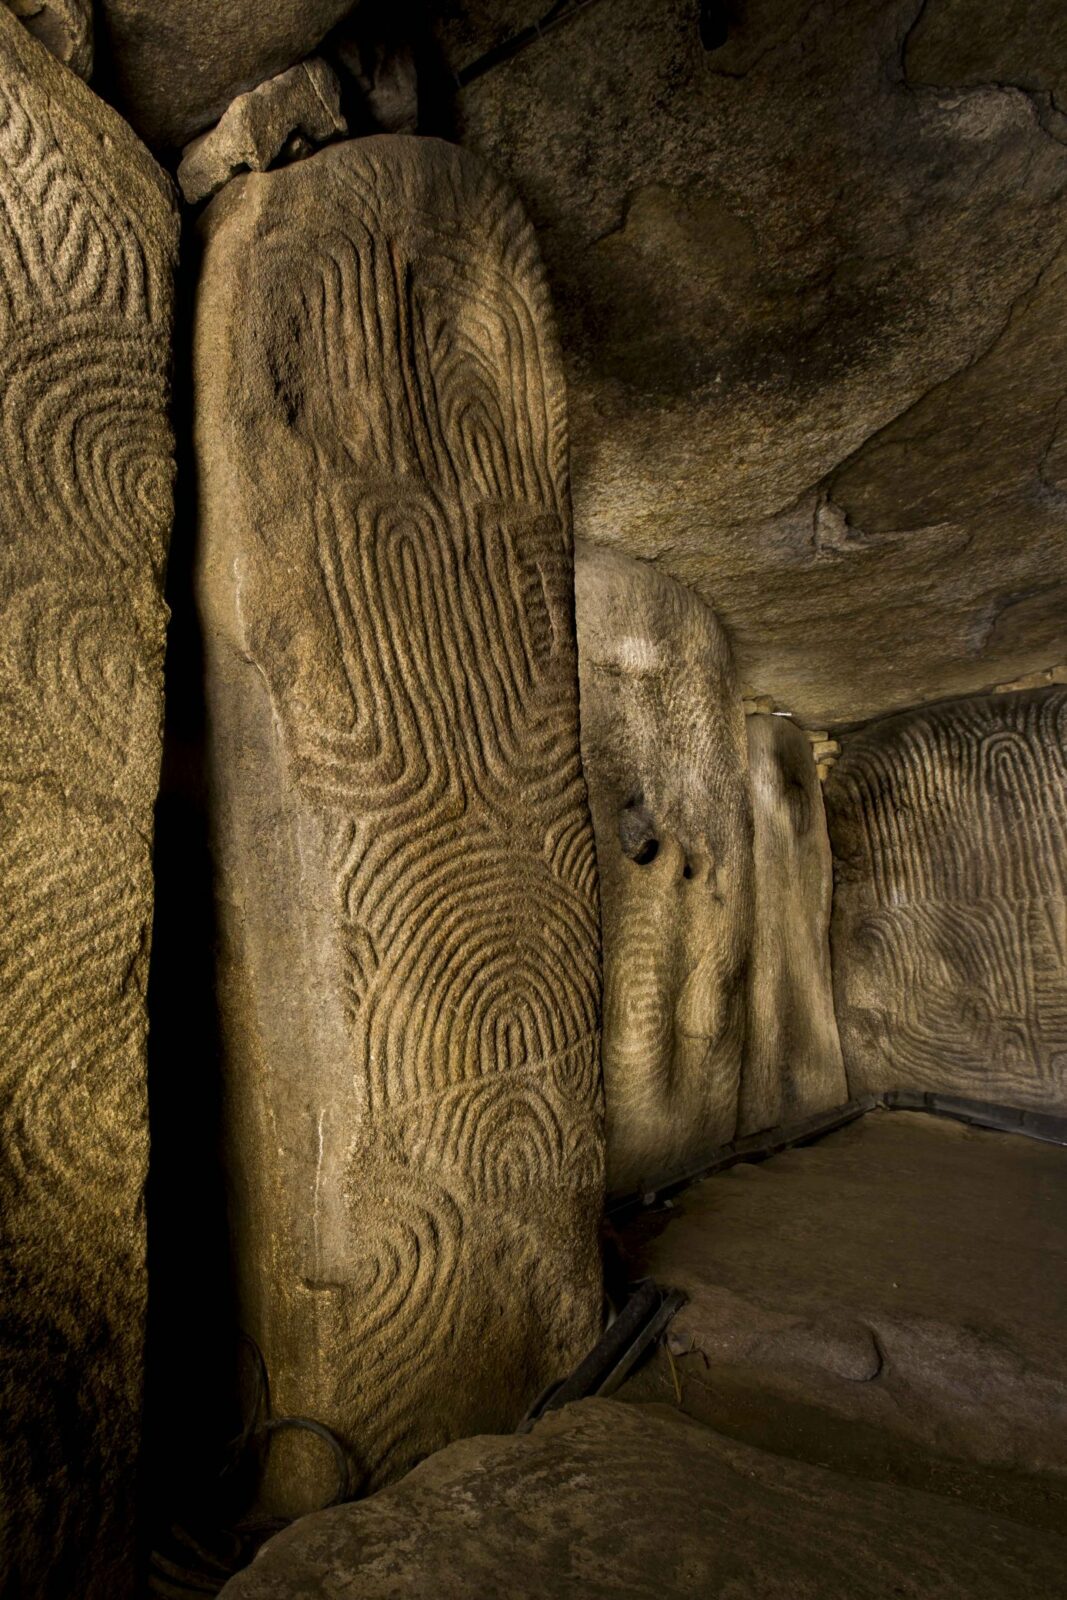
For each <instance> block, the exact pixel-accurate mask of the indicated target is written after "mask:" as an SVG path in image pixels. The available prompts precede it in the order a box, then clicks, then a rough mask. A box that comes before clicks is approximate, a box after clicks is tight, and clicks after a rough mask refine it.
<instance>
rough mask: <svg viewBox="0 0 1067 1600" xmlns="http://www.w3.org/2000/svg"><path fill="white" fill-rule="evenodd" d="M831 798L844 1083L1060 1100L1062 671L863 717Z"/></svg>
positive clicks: (1062, 1106) (1065, 704)
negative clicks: (992, 691)
mask: <svg viewBox="0 0 1067 1600" xmlns="http://www.w3.org/2000/svg"><path fill="white" fill-rule="evenodd" d="M826 806H827V816H828V820H829V825H830V839H831V843H832V845H833V850H834V859H835V875H836V890H835V896H834V915H833V924H832V928H831V946H832V950H833V964H834V988H835V992H836V998H837V1014H838V1023H839V1026H840V1029H841V1044H842V1048H843V1050H844V1055H845V1066H846V1069H847V1071H848V1080H849V1086H850V1088H851V1089H852V1091H853V1093H863V1092H864V1091H866V1090H878V1089H901V1088H907V1089H920V1090H940V1091H942V1092H946V1093H953V1094H961V1095H968V1096H972V1097H975V1098H978V1099H983V1100H992V1101H1001V1102H1004V1103H1006V1104H1009V1105H1019V1106H1033V1107H1039V1108H1044V1109H1047V1110H1053V1111H1059V1112H1063V1111H1067V868H1065V863H1067V689H1036V690H1029V691H1026V692H1022V693H1018V694H1001V695H983V696H975V697H974V698H971V699H966V700H955V701H947V702H945V703H943V704H941V705H935V706H931V707H929V708H928V709H926V710H922V711H910V712H905V713H903V714H902V715H900V716H895V717H887V718H885V719H884V720H882V721H880V722H875V723H872V724H870V726H869V727H867V728H865V729H864V730H863V731H862V732H861V733H859V734H857V735H855V736H854V737H852V738H850V739H847V740H846V741H845V745H844V753H843V755H842V756H841V759H840V760H839V761H838V762H837V764H836V765H835V767H834V768H833V771H832V772H831V774H830V777H829V780H828V782H827V786H826Z"/></svg>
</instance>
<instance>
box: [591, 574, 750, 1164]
mask: <svg viewBox="0 0 1067 1600" xmlns="http://www.w3.org/2000/svg"><path fill="white" fill-rule="evenodd" d="M575 594H576V601H577V618H578V639H579V664H580V669H581V682H582V758H583V762H584V766H585V771H586V775H587V778H588V781H589V794H590V801H591V804H592V808H593V825H594V827H595V830H596V845H597V859H598V862H599V866H600V875H601V883H602V893H603V902H604V1094H605V1099H606V1104H607V1128H608V1180H609V1187H610V1188H611V1189H612V1190H615V1191H624V1190H628V1189H633V1188H635V1187H637V1186H638V1185H640V1184H641V1183H642V1182H643V1181H644V1180H647V1179H650V1178H653V1177H659V1176H662V1175H664V1174H665V1173H671V1172H675V1171H679V1170H682V1169H684V1168H685V1166H686V1165H687V1164H689V1163H690V1162H692V1161H693V1160H695V1159H697V1158H698V1157H699V1156H700V1155H701V1154H703V1153H704V1152H705V1151H706V1150H708V1149H710V1148H712V1147H713V1146H715V1145H717V1144H724V1143H726V1142H727V1141H728V1140H730V1139H732V1138H733V1136H734V1131H735V1128H736V1124H737V1097H738V1085H739V1080H740V1074H741V1061H742V1054H743V1051H744V1042H745V972H746V966H747V962H748V955H749V944H750V940H751V935H752V907H753V873H752V817H751V809H750V805H749V795H748V771H747V767H748V758H747V749H746V743H745V717H744V713H743V711H742V708H741V696H740V693H739V692H738V686H737V681H736V678H735V675H734V667H733V660H732V657H731V654H730V646H729V641H728V640H727V637H726V635H725V633H724V632H723V630H722V628H721V627H720V626H719V623H718V620H717V618H716V616H715V614H714V612H713V611H711V610H710V609H709V608H708V607H707V606H706V605H704V603H703V602H702V601H701V600H699V599H697V597H696V595H694V594H693V593H692V592H691V591H690V590H688V589H686V588H685V587H684V586H683V585H682V584H680V583H676V582H675V581H674V579H673V578H667V577H664V576H663V575H662V574H661V573H659V572H657V571H656V569H655V568H654V567H653V566H651V565H649V564H648V563H647V562H643V561H633V560H631V559H630V558H629V557H627V556H622V555H618V554H616V553H614V552H613V551H609V550H603V549H599V548H597V547H595V546H592V545H586V544H580V545H579V550H578V560H577V564H576V585H575Z"/></svg>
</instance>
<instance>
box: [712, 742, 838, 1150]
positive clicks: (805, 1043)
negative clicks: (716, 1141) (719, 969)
mask: <svg viewBox="0 0 1067 1600" xmlns="http://www.w3.org/2000/svg"><path fill="white" fill-rule="evenodd" d="M747 728H748V766H749V783H750V785H751V791H752V819H753V826H754V835H755V837H754V853H755V862H756V920H755V930H754V933H753V938H752V959H751V965H750V967H749V975H748V1039H747V1043H746V1046H745V1070H744V1073H743V1074H742V1079H741V1115H740V1118H739V1121H738V1129H737V1131H738V1133H739V1134H742V1135H743V1134H747V1133H756V1132H758V1131H759V1130H760V1129H762V1128H774V1127H780V1126H781V1125H782V1124H784V1123H791V1122H799V1121H801V1120H802V1119H803V1118H804V1117H808V1116H811V1115H813V1113H814V1112H816V1111H823V1110H826V1109H827V1108H828V1107H830V1106H835V1105H841V1104H843V1102H844V1101H845V1100H847V1099H848V1087H847V1085H846V1083H845V1068H844V1065H843V1063H842V1060H841V1042H840V1040H839V1039H838V1036H837V1019H836V1018H835V1016H834V997H833V985H832V983H831V979H830V938H829V933H830V900H831V896H832V894H833V862H832V859H831V856H830V840H829V838H828V836H827V832H826V813H825V810H824V808H823V799H822V785H821V784H820V782H819V778H818V774H817V773H816V770H815V760H814V757H813V755H812V747H811V741H810V740H809V739H808V737H807V736H806V734H805V733H804V732H803V730H802V729H801V728H798V727H797V725H796V723H794V722H791V721H790V719H789V718H788V717H776V716H764V715H756V716H750V717H748V718H747Z"/></svg>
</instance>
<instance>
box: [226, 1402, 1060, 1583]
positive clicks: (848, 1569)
mask: <svg viewBox="0 0 1067 1600" xmlns="http://www.w3.org/2000/svg"><path fill="white" fill-rule="evenodd" d="M1065 1557H1067V1541H1065V1540H1063V1539H1061V1538H1059V1537H1057V1536H1056V1535H1055V1534H1040V1535H1037V1536H1035V1535H1034V1534H1033V1532H1032V1530H1030V1529H1027V1528H1024V1527H1022V1526H1020V1525H1019V1524H1018V1523H1012V1522H1009V1521H1006V1520H1003V1519H1000V1518H997V1517H991V1516H988V1515H987V1514H986V1513H984V1512H979V1511H976V1510H974V1509H973V1508H972V1507H970V1506H955V1505H951V1504H948V1503H947V1502H945V1501H944V1500H941V1499H939V1498H938V1497H936V1496H934V1495H927V1494H922V1493H916V1492H914V1491H909V1490H905V1489H897V1488H891V1487H888V1486H886V1485H884V1484H872V1483H864V1482H861V1481H858V1480H856V1479H850V1478H848V1477H846V1476H844V1475H842V1474H839V1473H835V1472H828V1471H825V1470H823V1469H821V1468H816V1467H812V1466H810V1465H808V1464H807V1463H799V1462H796V1461H789V1460H785V1459H783V1458H782V1457H779V1456H773V1455H770V1454H768V1453H767V1452H765V1451H762V1450H756V1449H753V1448H752V1447H751V1446H748V1445H744V1444H739V1443H737V1442H736V1441H734V1440H731V1439H727V1438H724V1437H723V1436H722V1435H721V1434H716V1433H713V1432H712V1431H711V1430H710V1429H709V1428H705V1427H704V1426H702V1425H701V1424H700V1423H697V1422H694V1421H692V1420H691V1419H690V1418H688V1417H685V1416H683V1415H681V1414H680V1413H678V1412H677V1411H676V1410H670V1409H668V1408H666V1407H663V1406H658V1405H653V1406H637V1405H625V1404H621V1403H619V1402H617V1401H613V1400H582V1401H579V1402H577V1403H576V1404H574V1405H571V1406H567V1407H565V1408H564V1409H563V1410H562V1411H559V1412H556V1413H553V1414H552V1415H550V1416H549V1417H548V1418H546V1419H545V1420H544V1421H543V1422H541V1423H540V1424H539V1425H538V1426H537V1427H536V1428H535V1430H534V1431H533V1432H532V1433H531V1434H527V1435H512V1436H510V1437H482V1438H478V1439H466V1440H462V1441H461V1442H459V1443H456V1444H452V1445H450V1446H449V1447H448V1448H447V1449H445V1450H442V1451H441V1452H440V1453H439V1454H437V1455H435V1456H433V1457H431V1458H430V1459H429V1460H427V1461H425V1462H423V1464H422V1465H421V1466H419V1467H417V1468H416V1469H415V1470H414V1471H413V1472H411V1473H409V1474H408V1476H407V1477H406V1478H404V1479H403V1480H402V1481H401V1482H400V1483H397V1484H394V1485H392V1486H391V1487H390V1488H388V1489H384V1490H382V1491H381V1492H379V1493H378V1494H376V1495H373V1496H372V1497H371V1498H370V1499H369V1500H364V1501H362V1502H360V1503H357V1504H353V1505H347V1506H338V1507H335V1508H334V1509H333V1510H331V1511H322V1512H318V1513H316V1514H315V1515H313V1516H310V1517H304V1518H303V1519H302V1520H301V1521H300V1522H298V1523H297V1524H295V1525H294V1526H293V1527H292V1528H290V1529H289V1530H287V1531H286V1532H285V1533H282V1534H279V1535H278V1536H277V1537H276V1538H275V1539H273V1540H271V1542H270V1543H269V1544H268V1545H266V1546H265V1547H264V1549H263V1551H262V1552H261V1553H260V1555H259V1556H258V1557H257V1558H256V1560H255V1561H254V1562H253V1563H252V1565H251V1567H249V1568H248V1569H247V1570H246V1571H245V1572H243V1573H241V1574H240V1575H239V1576H238V1577H237V1578H234V1579H232V1580H231V1582H230V1583H229V1584H228V1585H227V1587H226V1589H225V1590H224V1591H223V1593H224V1596H225V1600H295V1597H297V1596H299V1597H301V1600H316V1597H318V1596H322V1597H325V1596H330V1597H331V1600H339V1597H341V1596H345V1597H349V1596H351V1597H353V1600H355V1597H356V1596H358V1597H359V1600H412V1597H416V1596H418V1597H425V1600H430V1597H431V1596H432V1597H433V1600H440V1597H442V1596H447V1597H448V1600H484V1597H486V1596H496V1595H508V1596H517V1597H521V1600H563V1597H564V1596H567V1597H569V1596H574V1595H582V1596H583V1597H585V1600H608V1597H613V1600H614V1597H620V1596H623V1597H625V1596H629V1597H630V1600H638V1597H642V1600H643V1597H646V1596H647V1597H649V1600H651V1597H652V1596H655V1597H656V1600H692V1597H698V1596H699V1597H709V1596H723V1597H726V1596H729V1600H886V1597H887V1596H889V1595H906V1596H909V1597H911V1600H1001V1597H1003V1600H1017V1597H1018V1596H1021V1595H1026V1596H1028V1597H1029V1600H1053V1596H1055V1595H1057V1594H1061V1593H1062V1573H1063V1563H1064V1559H1065Z"/></svg>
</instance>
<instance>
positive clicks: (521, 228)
mask: <svg viewBox="0 0 1067 1600" xmlns="http://www.w3.org/2000/svg"><path fill="white" fill-rule="evenodd" d="M204 225H205V232H206V257H205V261H204V269H203V277H202V285H201V293H200V301H199V309H198V318H197V335H196V364H197V372H198V396H199V398H198V414H197V425H198V453H199V462H200V469H201V475H202V523H203V541H202V542H203V552H202V560H201V570H200V578H199V586H200V594H201V600H202V607H203V615H204V619H205V629H206V644H207V653H208V676H209V709H210V715H211V722H212V736H211V737H212V750H213V755H212V761H213V804H214V807H215V815H216V857H217V872H218V893H219V905H220V919H221V967H220V993H221V997H222V1004H223V1013H224V1030H225V1036H226V1063H225V1076H226V1082H227V1092H228V1111H227V1118H228V1127H229V1137H230V1144H231V1150H232V1159H233V1162H234V1165H235V1170H236V1171H237V1174H238V1177H237V1182H236V1185H235V1191H234V1229H235V1235H236V1240H237V1260H238V1267H239V1270H240V1271H241V1273H242V1275H243V1281H242V1288H241V1295H242V1315H243V1317H244V1321H245V1326H246V1327H247V1329H248V1331H249V1332H251V1333H253V1334H254V1336H255V1337H256V1338H257V1339H258V1340H259V1342H260V1343H261V1345H262V1347H263V1349H264V1352H265V1355H266V1359H267V1363H268V1367H269V1369H270V1374H271V1381H272V1388H273V1394H274V1399H275V1404H276V1408H277V1409H278V1410H279V1411H282V1412H300V1413H302V1414H304V1415H307V1416H311V1417H313V1418H315V1419H317V1420H319V1421H321V1422H323V1423H325V1424H327V1425H328V1426H329V1427H330V1428H332V1429H333V1430H334V1431H335V1432H336V1433H338V1434H339V1435H340V1436H341V1437H342V1438H343V1440H344V1441H345V1444H346V1446H347V1447H348V1449H349V1452H350V1455H351V1460H352V1466H353V1470H354V1474H355V1478H356V1480H357V1481H362V1482H363V1483H365V1484H374V1483H378V1482H381V1481H383V1480H384V1479H387V1478H389V1477H392V1476H395V1475H396V1474H398V1473H400V1472H401V1471H403V1470H404V1469H405V1468H406V1467H407V1466H408V1465H409V1464H410V1462H411V1461H412V1459H413V1458H415V1457H416V1456H420V1455H422V1454H425V1453H427V1452H428V1451H430V1450H432V1449H434V1448H436V1447H438V1446H439V1445H441V1444H443V1443H444V1442H445V1441H446V1440H447V1439H449V1438H452V1437H454V1436H456V1435H458V1434H463V1433H468V1432H474V1431H478V1430H484V1429H491V1428H493V1429H495V1428H507V1427H509V1426H513V1425H514V1424H515V1422H516V1421H517V1420H518V1415H519V1414H521V1412H522V1411H523V1409H524V1408H525V1406H526V1404H527V1403H528V1402H529V1401H530V1400H531V1399H532V1398H533V1397H534V1396H535V1395H536V1394H537V1392H538V1391H539V1390H540V1389H541V1388H542V1387H543V1386H544V1384H545V1383H547V1382H548V1381H550V1380H551V1379H553V1378H555V1377H558V1376H559V1375H560V1374H561V1373H562V1372H564V1371H566V1370H568V1369H569V1367H570V1366H572V1365H573V1364H574V1362H575V1361H576V1360H577V1359H578V1358H579V1357H580V1356H581V1355H582V1354H583V1353H584V1351H585V1349H586V1348H587V1347H588V1345H589V1344H590V1343H591V1342H592V1341H593V1340H594V1339H595V1338H596V1337H597V1335H598V1332H599V1326H600V1278H599V1265H598V1256H597V1248H596V1226H597V1217H598V1211H599V1206H600V1202H601V1196H602V1142H601V1108H600V1090H599V1068H598V1018H599V990H600V979H599V963H598V956H599V951H598V927H597V892H596V865H595V858H594V849H593V838H592V831H591V827H590V821H589V813H588V809H587V802H586V794H585V785H584V781H583V778H582V773H581V768H580V764H579V750H578V700H577V666H576V657H575V645H574V635H573V618H572V598H571V597H572V571H573V567H572V556H571V534H570V511H569V498H568V484H567V473H566V419H565V411H564V395H563V388H562V383H561V379H560V375H559V366H558V356H557V352H556V347H555V343H554V335H553V333H552V331H551V318H550V310H549V305H548V301H547V295H546V290H545V287H544V283H543V279H542V275H541V268H540V265H539V261H538V257H537V252H536V247H535V242H534V238H533V234H532V231H531V229H530V227H529V225H528V224H527V222H526V220H525V218H524V217H523V215H522V213H521V211H520V209H519V208H518V206H517V204H516V202H515V201H514V200H513V199H512V198H511V197H510V195H509V194H508V193H507V192H505V191H504V190H503V189H502V188H501V187H500V186H499V185H498V184H497V183H496V181H495V180H494V179H493V178H492V177H490V176H489V175H488V174H487V172H486V171H485V169H484V168H483V167H482V166H481V165H480V163H479V162H478V161H476V160H475V159H474V158H473V157H471V156H469V155H467V154H464V153H462V152H461V151H459V150H457V149H454V148H452V147H451V146H448V145H445V144H441V143H438V142H436V141H430V140H425V139H419V140H413V139H412V140H409V139H405V138H402V137H382V138H373V139H365V140H361V141H359V142H358V143H352V144H347V145H339V146H334V147H332V148H330V149H328V150H326V151H323V152H322V153H320V154H319V155H317V156H314V157H312V158H311V159H309V160H307V161H305V162H302V163H300V164H299V165H298V166H296V167H292V168H290V169H288V170H284V171H280V172H276V173H271V174H265V175H262V176H260V175H256V176H253V177H249V178H244V179H238V180H236V181H235V182H234V183H233V184H232V185H230V186H229V187H228V188H227V189H226V190H225V191H224V192H223V194H222V195H221V196H220V197H219V198H218V199H217V200H216V201H215V202H214V203H213V204H212V206H211V207H210V208H209V210H208V211H207V213H206V214H205V224H204ZM304 1444H305V1445H306V1447H307V1448H306V1455H305V1456H303V1457H302V1458H301V1461H300V1462H298V1461H297V1460H296V1457H297V1455H298V1454H299V1450H300V1441H299V1440H296V1439H290V1440H288V1441H285V1442H284V1443H283V1442H282V1441H281V1440H279V1449H278V1451H277V1452H275V1451H272V1458H273V1459H275V1461H276V1464H277V1463H278V1462H280V1460H281V1456H282V1453H283V1452H284V1451H285V1450H286V1449H288V1454H289V1459H288V1462H287V1464H286V1465H285V1467H284V1470H283V1468H282V1467H281V1465H277V1469H276V1471H275V1473H274V1474H273V1477H274V1486H273V1488H270V1489H269V1490H268V1498H269V1499H270V1500H271V1502H272V1503H273V1504H278V1505H282V1506H284V1507H286V1508H288V1509H299V1508H300V1507H302V1506H307V1505H310V1504H313V1503H315V1502H316V1501H320V1500H321V1498H322V1497H323V1496H324V1495H328V1494H329V1492H330V1490H331V1487H332V1484H333V1481H334V1477H333V1467H332V1462H331V1460H330V1457H329V1455H328V1453H326V1452H324V1451H323V1450H322V1447H321V1445H319V1444H317V1443H316V1441H315V1440H313V1439H310V1438H307V1439H305V1441H304ZM315 1450H318V1451H319V1455H318V1456H315V1455H314V1452H315ZM320 1458H321V1459H320Z"/></svg>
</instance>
